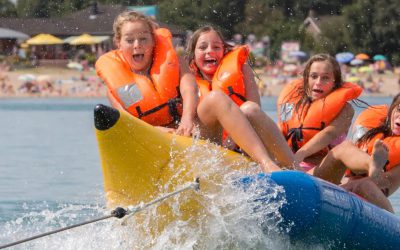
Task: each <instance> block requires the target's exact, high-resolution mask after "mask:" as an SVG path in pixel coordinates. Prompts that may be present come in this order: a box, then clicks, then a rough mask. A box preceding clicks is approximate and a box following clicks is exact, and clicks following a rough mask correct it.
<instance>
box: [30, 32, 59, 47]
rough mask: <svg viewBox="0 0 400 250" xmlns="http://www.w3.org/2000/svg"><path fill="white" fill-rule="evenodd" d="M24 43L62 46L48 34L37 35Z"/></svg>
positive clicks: (56, 38)
mask: <svg viewBox="0 0 400 250" xmlns="http://www.w3.org/2000/svg"><path fill="white" fill-rule="evenodd" d="M26 43H27V44H29V45H53V44H62V43H64V42H63V40H61V39H60V38H58V37H55V36H53V35H50V34H39V35H36V36H34V37H32V38H30V39H28V40H27V41H26Z"/></svg>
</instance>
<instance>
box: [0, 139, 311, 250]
mask: <svg viewBox="0 0 400 250" xmlns="http://www.w3.org/2000/svg"><path fill="white" fill-rule="evenodd" d="M171 156H172V157H173V159H175V160H177V161H179V160H180V159H182V157H184V158H186V159H187V160H189V162H190V163H191V165H190V166H185V165H182V166H181V171H183V172H182V173H184V171H186V170H187V172H186V174H192V171H195V172H196V173H201V176H199V177H200V178H201V179H202V180H207V181H208V183H207V185H208V190H206V191H202V190H200V191H198V192H196V191H193V190H190V191H185V192H182V193H180V194H178V195H175V196H173V197H172V198H169V199H167V200H165V201H164V202H162V203H158V204H156V205H154V206H152V207H149V208H147V209H145V210H143V211H141V212H139V213H138V214H137V215H135V216H133V217H132V218H130V219H129V220H128V226H122V225H121V220H118V219H116V218H110V219H107V220H104V221H101V222H96V223H93V224H89V225H85V226H81V227H78V228H74V229H70V230H67V231H64V232H61V233H57V234H54V235H51V236H46V237H44V238H41V239H37V240H34V241H31V242H29V243H24V244H21V245H19V246H17V247H15V248H14V249H293V248H295V249H302V248H307V249H309V246H308V247H304V246H296V247H294V246H293V245H290V241H289V239H288V236H285V235H282V234H281V233H280V231H281V230H282V229H281V228H280V222H281V221H282V217H281V216H280V214H279V209H280V208H281V207H282V206H283V205H284V204H285V202H286V200H285V196H284V192H283V188H282V187H279V186H277V185H275V184H274V183H270V184H269V185H268V187H266V185H265V184H264V185H262V184H259V183H258V182H257V181H254V182H252V183H251V184H250V185H249V186H247V187H246V188H243V185H241V184H240V183H241V182H240V181H238V180H239V179H240V178H242V177H243V176H245V175H248V174H254V173H257V172H258V171H259V168H258V166H257V165H256V164H253V163H249V162H247V161H238V162H233V163H230V164H226V162H225V161H224V158H225V157H224V156H223V155H222V154H221V151H220V149H219V148H218V147H217V146H216V145H213V144H210V143H206V144H202V143H199V142H198V141H197V140H196V141H195V143H194V144H193V145H192V146H191V147H189V148H187V149H186V150H185V151H184V152H171ZM179 162H181V161H179ZM182 162H186V161H182ZM174 163H175V162H174V161H173V162H172V163H171V166H172V165H173V164H174ZM238 166H241V167H238ZM232 169H236V170H232ZM182 173H176V175H175V176H173V177H172V178H171V180H170V181H169V182H167V183H165V184H163V186H161V187H160V190H162V192H161V193H160V195H163V194H166V193H168V192H170V191H171V190H170V186H171V185H173V183H178V185H177V186H176V187H178V188H180V187H183V186H185V185H187V183H180V182H179V179H177V178H179V176H180V174H182ZM200 185H201V184H200ZM260 187H261V188H260ZM97 199H98V197H97ZM98 200H100V199H98ZM193 200H195V202H196V203H197V204H198V205H199V207H200V208H201V209H199V210H198V211H197V212H196V213H195V214H194V215H193V216H191V217H190V218H183V217H182V214H183V211H182V209H184V208H183V204H185V203H186V202H188V201H193ZM161 205H163V206H165V205H167V207H168V208H170V211H171V212H172V213H173V214H174V216H176V218H177V219H176V220H174V221H172V222H168V224H166V225H162V226H160V225H159V224H158V222H159V221H160V220H162V217H163V216H165V214H163V213H160V207H161ZM32 206H34V205H32ZM24 209H25V211H27V212H26V213H25V214H24V215H23V216H21V217H19V218H17V219H15V220H11V221H8V222H6V223H5V226H4V227H3V229H1V235H0V245H1V244H6V243H9V242H13V241H17V240H20V239H22V238H26V237H30V236H33V235H37V234H41V233H44V232H48V231H52V230H56V229H58V228H61V227H66V226H69V225H73V224H77V223H80V222H82V221H88V220H91V219H94V218H98V217H101V216H104V215H105V214H107V213H109V212H110V211H107V210H106V209H105V208H104V207H103V205H102V204H101V205H74V204H59V205H57V206H55V207H54V206H53V207H49V208H45V209H42V210H40V211H35V210H37V208H36V207H30V205H29V204H28V205H27V204H25V205H24ZM285 230H290V229H285Z"/></svg>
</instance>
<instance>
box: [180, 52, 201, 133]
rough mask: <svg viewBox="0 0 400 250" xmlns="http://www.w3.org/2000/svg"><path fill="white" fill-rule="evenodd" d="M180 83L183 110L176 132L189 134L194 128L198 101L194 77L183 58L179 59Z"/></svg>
mask: <svg viewBox="0 0 400 250" xmlns="http://www.w3.org/2000/svg"><path fill="white" fill-rule="evenodd" d="M179 65H180V76H181V79H180V85H179V89H180V92H181V96H182V103H183V112H182V118H181V122H180V124H179V127H178V129H177V130H176V133H177V134H178V135H184V136H190V135H191V133H192V130H193V128H194V122H195V117H196V109H197V105H198V102H199V95H198V89H197V84H196V78H195V77H194V75H193V74H192V73H191V72H190V70H189V67H188V65H187V63H186V61H185V60H183V59H182V60H180V62H179Z"/></svg>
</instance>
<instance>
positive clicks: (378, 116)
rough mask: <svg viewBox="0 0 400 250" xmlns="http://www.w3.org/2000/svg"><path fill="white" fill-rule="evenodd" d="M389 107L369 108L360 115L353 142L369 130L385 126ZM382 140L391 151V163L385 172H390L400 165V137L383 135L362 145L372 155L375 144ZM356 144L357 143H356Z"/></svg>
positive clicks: (354, 127)
mask: <svg viewBox="0 0 400 250" xmlns="http://www.w3.org/2000/svg"><path fill="white" fill-rule="evenodd" d="M388 110H389V108H388V106H386V105H377V106H372V107H368V108H367V109H366V110H364V111H363V112H361V113H360V115H359V116H358V117H357V119H356V120H355V121H354V125H353V141H354V140H358V139H359V138H361V136H363V135H364V134H365V133H366V132H367V131H368V130H370V129H372V128H376V127H379V126H381V125H383V123H384V122H385V119H386V117H387V113H388ZM378 139H381V140H382V141H383V143H384V144H385V145H386V146H387V147H388V149H389V161H388V163H387V164H386V166H385V171H389V170H390V169H392V168H393V167H395V166H398V165H400V136H396V135H395V136H388V137H385V138H384V137H383V134H382V133H379V134H377V135H375V136H374V137H373V138H372V139H371V140H369V141H368V142H367V143H366V144H364V145H360V146H359V147H360V148H362V149H366V150H367V153H368V154H369V155H371V154H372V149H373V147H374V142H375V141H376V140H378ZM354 142H355V141H354Z"/></svg>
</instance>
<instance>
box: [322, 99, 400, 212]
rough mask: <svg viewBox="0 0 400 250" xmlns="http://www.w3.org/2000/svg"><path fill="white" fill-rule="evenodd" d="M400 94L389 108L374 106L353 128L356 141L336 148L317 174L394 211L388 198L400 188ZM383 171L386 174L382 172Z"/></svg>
mask: <svg viewBox="0 0 400 250" xmlns="http://www.w3.org/2000/svg"><path fill="white" fill-rule="evenodd" d="M399 166H400V94H397V95H396V96H395V97H394V98H393V101H392V103H391V105H390V107H389V108H388V107H387V106H386V105H384V106H372V107H369V108H368V109H366V110H365V111H363V112H362V113H361V114H360V115H359V116H358V117H357V119H356V121H355V123H354V125H353V142H352V141H345V142H343V143H341V144H340V145H338V146H337V147H335V148H334V149H332V150H331V151H330V152H329V153H328V154H327V156H326V157H325V158H324V160H323V161H322V163H321V165H320V166H318V167H316V168H315V170H314V175H316V176H318V177H320V178H323V179H325V180H328V181H330V182H332V183H335V184H340V183H341V180H342V177H343V174H344V173H345V170H346V169H347V172H346V176H347V177H348V181H347V183H345V184H343V185H342V187H344V188H345V189H347V190H348V191H351V192H354V193H356V194H358V195H360V196H361V197H363V198H364V199H366V200H368V201H370V202H371V203H374V204H375V205H377V206H379V207H381V208H384V209H386V210H388V211H390V212H394V211H393V207H392V205H391V204H390V202H389V200H388V198H387V197H388V196H389V195H391V194H393V193H394V192H395V191H396V190H397V189H398V188H399V186H400V167H399ZM382 171H383V172H382Z"/></svg>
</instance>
